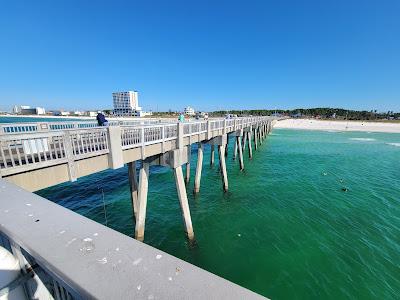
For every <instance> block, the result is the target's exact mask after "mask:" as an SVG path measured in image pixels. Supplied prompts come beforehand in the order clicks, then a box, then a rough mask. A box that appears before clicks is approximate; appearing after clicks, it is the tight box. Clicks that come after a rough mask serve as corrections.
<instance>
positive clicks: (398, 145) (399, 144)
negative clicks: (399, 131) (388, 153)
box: [386, 143, 400, 147]
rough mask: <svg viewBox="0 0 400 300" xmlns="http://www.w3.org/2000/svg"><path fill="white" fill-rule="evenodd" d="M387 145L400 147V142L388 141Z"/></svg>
mask: <svg viewBox="0 0 400 300" xmlns="http://www.w3.org/2000/svg"><path fill="white" fill-rule="evenodd" d="M386 145H390V146H395V147H400V143H386Z"/></svg>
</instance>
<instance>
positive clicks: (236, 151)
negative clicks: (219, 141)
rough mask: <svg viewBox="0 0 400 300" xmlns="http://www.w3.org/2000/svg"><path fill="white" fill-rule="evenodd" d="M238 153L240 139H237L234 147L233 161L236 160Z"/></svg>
mask: <svg viewBox="0 0 400 300" xmlns="http://www.w3.org/2000/svg"><path fill="white" fill-rule="evenodd" d="M237 153H238V139H237V137H235V144H234V145H233V160H236V157H237Z"/></svg>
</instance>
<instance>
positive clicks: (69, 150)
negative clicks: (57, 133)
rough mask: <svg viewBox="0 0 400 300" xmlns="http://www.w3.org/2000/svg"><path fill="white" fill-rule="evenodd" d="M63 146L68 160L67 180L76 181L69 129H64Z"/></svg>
mask: <svg viewBox="0 0 400 300" xmlns="http://www.w3.org/2000/svg"><path fill="white" fill-rule="evenodd" d="M63 146H64V150H65V157H66V158H67V160H68V175H69V180H70V181H72V182H73V181H76V179H77V177H78V176H77V172H76V166H75V159H74V149H73V145H72V141H71V133H70V132H69V131H65V134H64V141H63ZM60 152H62V149H60Z"/></svg>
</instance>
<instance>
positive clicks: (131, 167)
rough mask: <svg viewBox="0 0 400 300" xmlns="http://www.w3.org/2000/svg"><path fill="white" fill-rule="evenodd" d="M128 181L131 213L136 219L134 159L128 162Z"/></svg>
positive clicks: (136, 187)
mask: <svg viewBox="0 0 400 300" xmlns="http://www.w3.org/2000/svg"><path fill="white" fill-rule="evenodd" d="M128 181H129V187H130V191H131V201H132V209H133V215H134V218H135V220H136V218H137V212H138V182H137V176H136V161H132V162H129V163H128Z"/></svg>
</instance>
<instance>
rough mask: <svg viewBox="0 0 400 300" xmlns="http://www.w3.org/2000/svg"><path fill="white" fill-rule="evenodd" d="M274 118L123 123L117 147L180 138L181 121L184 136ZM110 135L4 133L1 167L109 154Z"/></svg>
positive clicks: (9, 169) (100, 130)
mask: <svg viewBox="0 0 400 300" xmlns="http://www.w3.org/2000/svg"><path fill="white" fill-rule="evenodd" d="M271 119H272V118H270V117H251V118H232V119H209V120H196V121H192V122H183V123H180V122H171V123H157V124H140V125H122V126H119V128H120V130H119V132H120V135H121V142H120V145H117V144H114V146H116V147H117V148H119V149H120V150H121V151H123V150H127V149H131V148H136V147H143V146H147V145H151V144H156V143H160V142H162V143H165V142H167V141H170V140H174V139H177V140H179V130H178V128H179V124H182V128H183V131H182V133H181V134H182V137H189V136H192V135H199V134H204V133H206V136H207V137H208V136H209V135H210V134H212V133H213V132H215V131H217V132H218V134H225V133H230V132H233V131H235V130H239V129H244V128H246V127H249V126H251V125H253V124H256V123H257V122H262V121H263V120H271ZM85 124H86V123H85ZM47 125H48V124H47ZM38 126H39V125H38ZM112 127H114V128H115V127H118V126H112ZM109 129H111V128H109ZM207 132H208V133H207ZM109 134H110V133H109V130H108V128H107V127H104V126H94V127H87V128H86V127H80V128H63V129H57V130H51V131H34V132H19V133H16V132H14V133H8V134H3V135H0V170H1V172H2V175H5V176H9V175H12V174H17V173H21V172H24V171H27V170H31V169H32V168H33V167H32V165H34V166H35V167H36V168H40V167H47V166H49V165H54V164H57V162H59V163H65V159H66V157H68V159H69V160H71V162H73V161H76V160H80V159H83V158H88V157H92V156H96V155H103V154H106V153H109V149H110V145H109V142H110V137H109ZM208 138H209V137H208ZM114 149H116V148H114ZM120 150H118V151H120ZM26 166H28V167H26Z"/></svg>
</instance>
